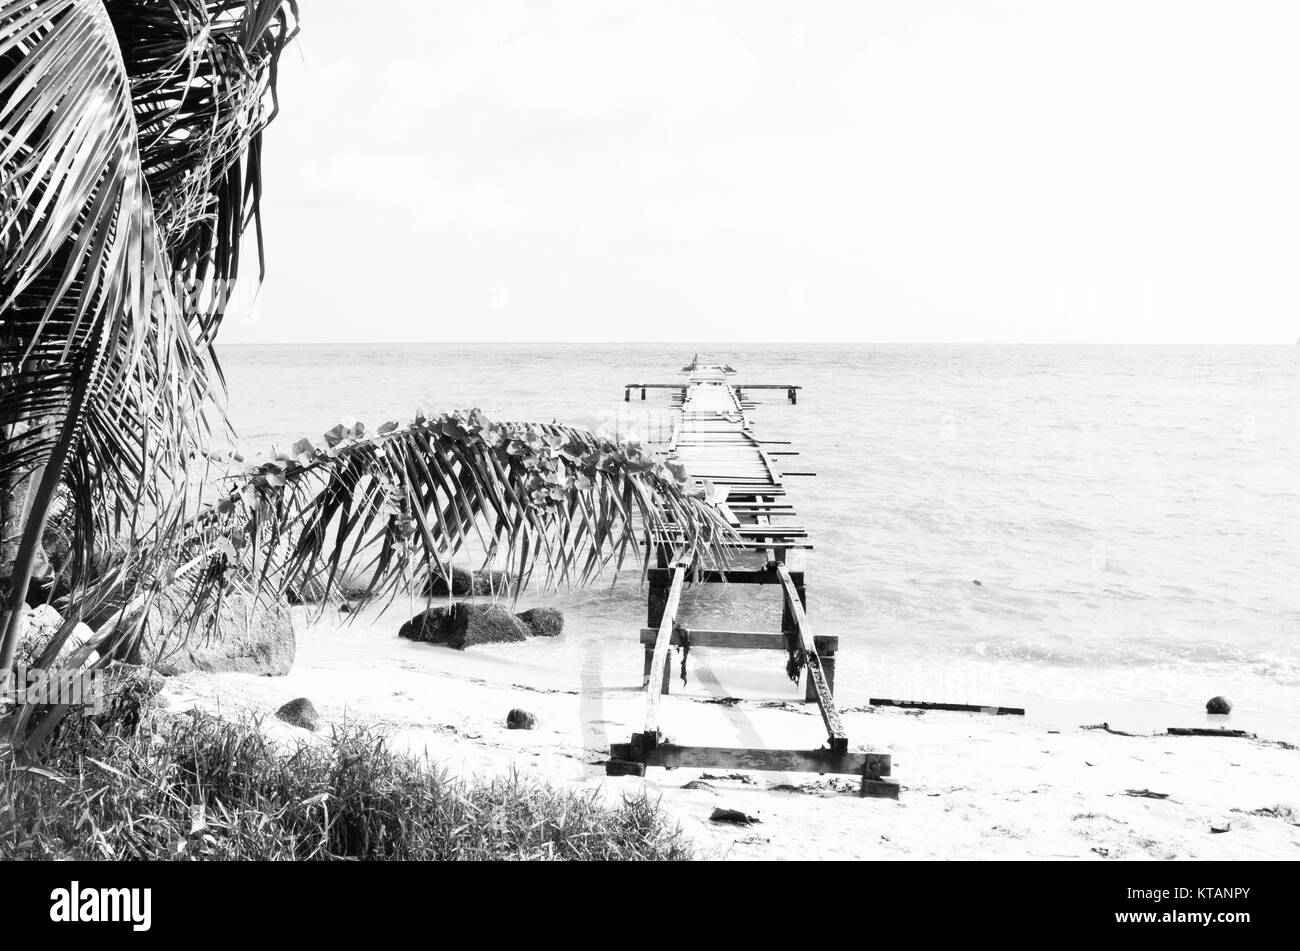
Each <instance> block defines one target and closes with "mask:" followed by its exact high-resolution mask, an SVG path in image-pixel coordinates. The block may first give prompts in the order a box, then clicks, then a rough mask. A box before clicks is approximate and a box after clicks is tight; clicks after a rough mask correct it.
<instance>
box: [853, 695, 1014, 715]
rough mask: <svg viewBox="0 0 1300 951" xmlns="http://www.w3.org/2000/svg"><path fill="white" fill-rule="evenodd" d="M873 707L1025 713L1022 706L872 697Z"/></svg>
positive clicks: (1010, 713) (870, 701)
mask: <svg viewBox="0 0 1300 951" xmlns="http://www.w3.org/2000/svg"><path fill="white" fill-rule="evenodd" d="M867 702H868V703H870V704H871V705H872V706H873V707H902V708H905V709H908V710H951V711H955V712H957V713H988V714H991V715H994V716H1016V717H1023V716H1024V715H1025V708H1024V707H990V706H981V705H979V704H973V703H931V702H929V701H927V700H882V699H880V698H878V697H872V698H870V699H869V700H868V701H867Z"/></svg>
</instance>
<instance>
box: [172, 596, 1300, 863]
mask: <svg viewBox="0 0 1300 951" xmlns="http://www.w3.org/2000/svg"><path fill="white" fill-rule="evenodd" d="M399 623H400V618H397V617H393V616H389V617H387V618H384V619H383V620H382V621H380V622H379V623H378V624H377V625H374V626H370V625H369V624H367V623H366V622H359V623H357V624H354V625H352V626H351V627H348V628H345V629H337V626H336V625H335V624H334V623H333V622H332V621H329V622H320V623H317V624H315V625H313V626H312V627H311V628H310V630H305V631H304V635H303V636H301V637H300V643H299V649H298V658H297V661H296V663H295V665H294V669H293V671H292V672H291V673H290V674H289V675H288V676H286V677H274V678H265V677H253V676H249V675H244V674H189V675H185V676H183V677H177V678H173V679H172V680H170V681H169V685H168V689H167V695H168V698H169V700H170V702H171V704H172V706H173V708H174V709H183V708H185V707H186V706H189V705H195V706H199V707H202V708H205V709H210V710H214V711H220V712H221V713H223V714H226V715H237V714H240V713H242V712H245V711H251V712H258V713H264V714H268V715H269V714H272V713H273V712H274V710H275V709H276V708H277V707H278V706H279V705H280V704H282V703H284V702H285V701H287V700H290V699H293V698H295V697H307V698H309V699H310V700H311V701H312V702H313V704H315V706H316V708H317V709H318V710H319V711H320V713H321V714H322V715H323V717H324V718H325V719H326V720H328V721H331V722H334V723H341V722H343V721H345V720H349V719H352V720H356V719H359V720H364V721H366V722H369V723H374V724H379V725H383V726H385V727H388V728H391V730H392V731H393V742H394V744H395V745H398V746H404V747H406V748H408V749H410V750H411V751H414V752H417V753H420V752H427V754H428V756H429V758H430V759H431V760H433V761H436V762H437V763H439V764H440V765H441V766H443V767H446V768H448V769H450V770H452V771H454V772H458V773H460V774H462V775H489V774H493V773H500V772H504V771H507V770H510V769H512V768H514V769H517V770H519V771H520V772H523V773H528V774H532V775H536V776H538V777H540V778H543V779H545V780H548V781H550V782H552V783H556V784H569V785H573V786H578V787H583V788H594V789H603V790H605V791H606V792H607V793H608V794H610V795H618V794H620V793H623V792H633V791H636V790H638V789H640V788H641V787H642V786H643V785H644V786H646V787H648V788H649V789H650V790H652V791H653V792H655V793H657V794H662V797H663V802H664V804H665V806H666V807H667V808H668V809H669V810H670V811H671V812H672V814H673V815H674V816H675V817H676V818H677V819H678V820H679V821H680V823H681V825H682V827H683V828H684V829H685V831H686V832H687V834H688V835H689V836H690V838H691V839H692V840H693V841H694V842H695V843H696V844H697V846H698V847H699V849H700V850H701V852H702V853H703V854H705V855H707V856H710V857H716V858H837V859H838V858H914V859H928V858H954V859H959V858H1085V859H1100V858H1111V859H1116V858H1122V859H1140V858H1160V859H1164V858H1189V859H1235V858H1268V859H1297V858H1300V826H1298V825H1297V823H1300V750H1297V749H1295V748H1294V747H1291V748H1287V745H1286V744H1284V743H1282V742H1279V741H1281V740H1289V741H1291V742H1292V743H1294V742H1295V740H1296V739H1298V738H1297V737H1296V736H1294V735H1284V734H1289V733H1290V731H1289V729H1288V725H1287V724H1286V723H1285V722H1272V721H1263V720H1261V721H1258V724H1256V723H1252V721H1250V720H1248V719H1243V717H1242V715H1241V714H1240V713H1239V712H1238V713H1235V714H1234V717H1233V720H1232V722H1229V723H1228V724H1227V725H1229V726H1232V727H1244V728H1247V729H1257V730H1258V731H1259V739H1257V740H1252V739H1227V738H1217V737H1214V738H1201V737H1185V738H1184V737H1171V736H1165V735H1161V734H1163V727H1164V726H1204V725H1206V723H1205V715H1204V714H1203V713H1199V714H1198V713H1196V712H1195V711H1171V710H1169V709H1159V710H1152V709H1144V708H1141V707H1137V706H1133V707H1131V708H1124V709H1117V708H1115V707H1113V706H1112V707H1110V708H1108V709H1101V708H1097V709H1091V710H1089V709H1079V708H1077V707H1076V706H1066V705H1051V704H1047V705H1045V707H1044V710H1045V711H1046V713H1037V714H1036V711H1035V710H1034V709H1033V708H1030V710H1029V713H1030V716H1029V717H1027V718H1021V717H1009V716H986V715H980V714H965V713H946V712H927V713H924V714H916V713H907V712H903V711H899V710H888V709H877V710H874V712H873V710H872V708H869V707H865V708H864V707H862V706H848V707H847V709H846V710H845V712H844V715H843V719H844V723H845V727H846V729H847V731H848V733H849V736H850V739H851V744H852V748H854V749H870V750H876V751H881V752H889V753H892V754H893V778H894V779H896V780H898V781H899V782H900V783H901V785H902V795H901V798H900V800H899V801H898V802H892V801H887V800H877V799H860V798H859V797H858V796H857V786H858V783H857V780H856V779H854V778H852V777H847V776H844V777H830V776H824V777H822V776H816V775H812V774H775V773H749V774H746V775H745V776H744V777H743V778H742V777H740V776H736V777H735V778H722V779H709V780H707V781H708V782H709V783H710V784H711V785H712V787H713V788H711V789H702V790H685V789H682V788H681V787H682V786H683V784H685V783H686V782H688V781H690V780H694V779H699V778H700V777H701V776H703V775H704V774H707V773H712V774H714V775H717V774H719V773H721V772H725V771H719V770H694V769H678V770H672V771H668V770H663V769H654V768H652V769H650V770H649V772H648V775H647V777H646V778H645V779H644V780H643V779H640V778H636V777H620V778H607V777H606V776H605V775H604V767H603V764H604V761H605V759H606V758H607V756H608V746H609V744H610V743H611V742H626V741H627V740H628V738H629V737H630V735H631V734H632V732H634V731H636V730H639V729H640V727H639V725H638V724H639V721H640V720H641V718H642V716H643V711H644V703H643V699H642V696H641V694H640V692H639V683H638V682H637V681H638V680H639V671H640V646H639V645H638V644H636V643H635V642H634V640H633V638H632V636H631V635H629V637H628V639H627V644H626V647H625V648H624V649H622V650H620V651H618V652H615V651H614V650H613V649H611V648H609V647H608V646H606V647H604V648H599V649H593V650H591V651H589V652H587V654H586V657H587V660H586V661H585V662H584V663H583V665H582V669H580V670H571V669H557V668H555V667H549V666H547V665H546V643H545V642H531V643H529V644H527V645H522V646H515V645H507V646H500V647H493V648H474V649H470V650H468V651H464V652H458V651H453V650H449V649H446V648H441V647H433V646H430V645H424V644H413V643H410V642H407V641H403V640H400V639H399V638H397V637H396V636H395V633H394V632H395V630H396V627H397V626H398V624H399ZM714 656H715V657H716V655H714ZM776 656H778V657H779V656H780V655H776ZM783 660H784V658H783V657H781V661H783ZM853 662H854V655H853V653H852V652H851V651H848V650H845V651H841V653H840V663H841V665H843V664H846V663H853ZM862 662H864V663H865V662H868V659H867V658H865V657H864V658H862ZM774 664H775V665H776V666H778V667H779V663H778V662H777V661H776V658H775V657H774ZM690 666H691V670H692V682H691V684H690V685H689V686H688V687H687V688H686V690H685V692H680V691H678V687H679V684H680V682H679V681H675V682H674V691H676V692H675V693H674V694H673V695H672V696H670V697H668V698H665V700H664V711H663V718H664V732H665V733H666V734H667V735H668V736H669V737H670V738H671V739H672V740H673V741H674V742H680V743H690V744H702V745H718V746H723V745H733V746H767V747H773V748H777V747H789V748H805V749H807V748H813V747H816V746H819V745H821V743H822V742H823V741H824V739H825V734H824V732H823V729H822V725H821V721H820V718H819V717H818V716H817V713H816V708H815V706H811V705H807V706H805V705H804V704H802V703H799V702H796V701H797V700H798V699H799V698H801V697H802V695H803V694H802V689H798V690H796V689H795V688H794V686H793V685H791V684H788V683H787V684H786V685H785V688H784V689H781V688H779V687H778V688H776V689H773V683H779V681H776V680H773V681H764V682H763V685H764V686H765V687H766V688H767V689H766V692H765V693H764V692H757V691H753V690H743V691H742V689H740V688H739V687H734V686H733V685H732V684H730V683H728V684H726V685H724V684H723V683H722V682H721V681H720V680H719V679H718V678H717V676H715V674H714V668H713V666H711V665H710V663H709V655H708V653H707V652H706V651H704V650H697V651H696V652H693V653H692V656H691V664H690ZM718 666H719V667H725V665H718ZM729 689H735V693H736V695H737V696H744V697H746V698H752V699H746V700H745V701H743V702H742V703H739V704H736V705H734V706H723V705H720V704H714V703H708V702H706V698H707V697H709V696H710V695H712V696H726V695H727V694H728V690H729ZM931 699H936V700H938V699H943V698H937V697H936V698H931ZM843 702H844V703H845V704H848V703H850V700H849V699H848V698H846V699H844V700H843ZM512 707H523V708H525V709H527V710H529V711H531V712H533V713H535V714H537V715H538V716H539V717H540V719H541V725H540V728H539V729H537V730H532V731H524V730H507V729H506V727H505V717H506V712H507V711H508V710H509V709H510V708H512ZM1102 720H1108V721H1109V722H1110V724H1111V726H1112V727H1113V728H1116V729H1124V730H1129V731H1132V732H1146V733H1148V735H1140V736H1117V735H1114V734H1110V733H1106V732H1104V731H1101V730H1084V729H1080V728H1079V727H1080V725H1082V724H1093V723H1097V722H1100V721H1102ZM1162 721H1163V722H1162ZM266 728H267V729H268V730H270V731H273V732H275V733H276V734H277V735H282V736H285V737H294V738H299V737H300V738H305V739H309V738H310V737H311V734H308V733H307V732H306V731H302V730H299V729H297V728H295V727H289V726H287V725H285V724H281V723H279V722H278V721H275V720H274V718H273V717H269V716H268V722H267V724H266ZM1157 731H1158V732H1157ZM1130 789H1149V790H1152V791H1155V792H1160V793H1166V794H1168V798H1167V799H1148V798H1138V797H1134V796H1130V795H1127V794H1126V790H1130ZM715 806H722V807H728V808H734V809H739V810H741V811H742V812H745V813H747V814H750V815H753V816H756V817H758V818H759V819H761V822H760V823H758V824H756V825H751V826H747V827H736V826H730V825H724V824H719V823H714V822H711V821H710V820H709V816H710V814H711V813H712V811H713V809H714V807H715ZM1262 810H1274V811H1275V812H1277V813H1278V815H1266V814H1263V813H1262ZM1212 828H1227V829H1228V831H1226V832H1223V833H1215V832H1213V831H1211V830H1212Z"/></svg>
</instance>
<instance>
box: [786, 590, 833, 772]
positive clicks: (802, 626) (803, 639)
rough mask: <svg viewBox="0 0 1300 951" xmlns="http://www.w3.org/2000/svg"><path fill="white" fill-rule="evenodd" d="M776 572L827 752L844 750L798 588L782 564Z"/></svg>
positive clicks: (828, 686) (829, 692) (831, 700)
mask: <svg viewBox="0 0 1300 951" xmlns="http://www.w3.org/2000/svg"><path fill="white" fill-rule="evenodd" d="M776 570H777V574H778V575H779V576H780V578H781V588H782V590H783V591H784V592H785V603H786V604H787V605H788V606H789V608H790V613H791V614H792V615H793V617H794V624H795V628H796V629H797V630H798V633H799V642H800V646H802V647H803V653H804V661H805V666H806V670H807V674H808V676H809V677H810V678H812V680H813V687H814V690H815V691H816V695H817V709H818V710H820V711H821V715H822V722H823V723H825V724H826V733H827V735H828V736H829V738H830V744H831V749H836V750H840V751H843V750H846V749H848V745H849V738H848V735H847V734H846V733H845V732H844V724H842V723H841V722H840V715H839V711H837V710H836V709H835V700H834V698H833V697H832V696H831V688H830V685H829V684H827V683H826V676H825V674H824V673H823V672H822V665H821V658H820V657H818V656H817V644H816V642H815V641H814V640H813V633H812V627H811V626H810V625H809V623H808V617H807V615H805V614H804V609H803V600H802V599H801V598H800V597H799V592H798V588H797V587H796V586H795V583H794V579H793V578H792V577H791V575H790V571H789V569H788V568H786V566H785V565H783V564H778V565H777V566H776Z"/></svg>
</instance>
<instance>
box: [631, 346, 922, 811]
mask: <svg viewBox="0 0 1300 951" xmlns="http://www.w3.org/2000/svg"><path fill="white" fill-rule="evenodd" d="M735 372H736V371H735V370H733V369H732V368H731V367H729V366H726V365H717V364H715V365H701V364H700V362H699V359H698V357H697V358H696V359H695V360H693V361H692V362H691V363H690V364H689V365H688V366H686V367H683V369H682V373H683V374H684V375H685V377H686V379H685V380H684V381H682V382H677V383H629V384H627V385H626V386H625V388H624V394H623V395H624V399H625V400H630V399H631V394H632V392H633V391H634V390H636V389H640V390H641V398H642V399H645V396H646V391H647V390H649V389H671V390H672V391H673V394H672V395H673V400H674V403H675V404H676V413H675V415H674V418H673V425H672V431H671V436H670V438H669V440H668V442H667V443H666V444H665V445H663V446H661V447H660V448H661V449H662V450H663V451H664V452H665V453H666V455H667V457H668V461H669V464H670V465H674V466H680V467H682V468H684V470H685V472H686V474H687V476H688V477H689V478H690V479H692V480H694V481H695V482H696V483H698V484H699V486H700V487H701V488H702V489H703V491H704V492H705V497H706V499H708V500H709V501H710V502H711V503H712V504H714V505H716V506H717V508H718V510H719V512H720V513H721V514H722V516H723V517H724V518H725V519H726V520H727V521H728V522H729V523H730V524H731V526H732V528H733V529H734V530H735V532H736V540H735V541H734V542H733V543H732V545H731V547H732V549H733V550H734V554H735V556H736V557H735V562H736V564H733V565H728V566H726V567H723V568H704V567H701V566H699V565H696V564H688V563H687V562H686V561H684V560H683V556H682V552H683V551H684V545H683V544H682V542H683V541H684V540H683V539H682V538H681V537H680V536H679V535H677V534H675V533H674V532H673V531H672V529H671V528H667V529H664V530H662V531H660V532H658V533H657V534H656V536H655V537H654V538H653V539H652V540H651V544H652V545H653V551H652V552H649V553H648V557H652V558H654V559H655V562H656V565H655V567H652V568H650V569H649V573H648V581H649V593H648V600H647V610H646V626H645V627H644V628H642V629H641V632H640V642H641V644H642V645H643V647H644V651H645V665H644V678H643V683H642V686H643V689H644V691H645V700H646V715H645V727H644V729H643V731H642V732H639V733H634V734H633V735H632V738H631V742H629V743H615V744H612V745H611V746H610V759H609V762H608V763H607V765H606V772H607V773H609V774H610V775H629V774H631V775H639V776H644V775H645V770H646V767H648V766H663V767H667V768H672V767H677V766H697V767H713V768H719V769H747V770H772V771H781V772H795V771H807V772H816V773H846V774H853V775H857V776H861V777H862V794H863V795H864V796H867V795H870V796H884V797H890V798H897V796H898V784H897V783H895V782H893V781H892V780H889V779H887V778H886V777H888V776H889V774H890V757H889V755H888V754H885V753H861V752H859V753H854V752H850V751H849V739H848V736H847V734H846V733H845V731H844V727H843V724H842V723H841V722H840V717H839V712H838V711H837V709H836V706H835V699H834V686H835V659H836V653H837V651H838V648H839V638H838V637H836V636H833V635H832V636H822V635H817V634H814V632H813V630H812V626H811V624H810V623H809V621H808V617H807V615H806V613H805V610H804V609H805V606H806V604H807V589H806V586H805V579H804V572H803V571H798V570H791V568H790V567H789V566H788V565H787V556H788V555H789V553H790V552H792V551H799V550H805V549H810V548H812V547H813V546H812V542H811V540H810V539H809V535H808V531H807V529H806V528H805V527H803V526H802V525H800V524H799V516H798V513H797V511H796V510H795V506H794V505H793V504H791V503H790V502H789V501H787V499H786V489H785V481H784V480H785V478H786V477H788V476H791V475H812V474H813V473H806V472H800V473H793V472H783V471H782V470H781V468H780V466H779V465H778V464H777V463H776V461H775V460H774V458H773V457H774V456H777V455H778V452H777V451H773V450H769V449H768V448H767V447H768V446H771V445H783V446H784V445H789V444H788V443H785V442H781V441H777V440H762V439H759V438H758V437H757V436H756V435H755V434H754V431H753V426H752V422H751V420H750V416H749V411H750V410H751V409H753V408H754V406H755V403H754V402H753V401H752V400H751V399H749V398H747V397H746V396H745V393H746V392H750V391H763V390H785V391H786V396H787V399H788V400H789V401H790V402H791V403H796V402H797V399H798V397H797V394H798V391H799V389H800V387H799V386H796V385H793V384H785V383H782V384H766V383H759V384H755V383H749V384H742V383H733V382H730V381H729V379H728V378H729V377H730V376H732V375H733V374H734V373H735ZM779 454H780V455H781V456H791V455H797V453H796V452H794V451H793V450H783V451H780V452H779ZM746 559H748V560H749V562H750V563H749V564H742V562H743V561H744V560H746ZM724 582H725V583H728V584H746V585H769V586H772V587H773V588H775V589H776V590H777V593H778V594H779V595H780V598H781V604H782V620H781V629H780V630H779V631H771V632H769V631H747V630H735V631H731V630H726V631H723V630H704V629H699V628H688V627H684V626H682V625H681V624H679V623H678V613H679V611H678V609H679V606H680V604H681V598H682V592H683V590H684V588H685V587H686V586H687V585H688V584H694V585H705V584H718V583H724ZM675 646H676V647H692V646H698V647H711V648H730V649H736V650H764V651H773V652H775V651H783V652H785V654H786V657H787V663H786V670H787V673H789V674H790V675H791V679H794V680H797V679H799V678H800V677H802V679H803V682H804V700H805V702H807V703H816V704H817V707H818V710H819V712H820V713H821V719H822V724H823V725H824V727H825V730H826V742H825V744H824V745H823V746H821V747H817V748H813V749H800V750H789V749H762V748H757V749H756V748H735V747H714V746H683V745H678V744H675V743H671V742H669V741H668V740H667V738H666V737H665V736H664V735H663V733H662V731H661V730H660V707H661V704H662V703H663V697H664V696H665V695H667V694H668V693H669V687H670V681H671V670H670V667H669V665H668V654H669V650H670V649H671V648H672V647H675Z"/></svg>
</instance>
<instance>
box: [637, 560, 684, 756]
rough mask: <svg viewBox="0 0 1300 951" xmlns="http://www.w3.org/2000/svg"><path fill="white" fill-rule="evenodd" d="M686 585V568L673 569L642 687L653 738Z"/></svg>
mask: <svg viewBox="0 0 1300 951" xmlns="http://www.w3.org/2000/svg"><path fill="white" fill-rule="evenodd" d="M685 583H686V567H685V566H684V565H677V566H676V567H674V568H673V583H672V586H671V587H670V588H669V589H668V602H667V604H665V605H664V616H663V619H662V620H661V621H660V622H659V634H658V636H657V637H656V639H655V649H654V656H653V657H652V658H651V662H650V670H649V672H648V674H647V676H646V679H645V683H643V684H642V687H643V688H644V689H645V695H646V703H645V732H646V734H647V735H648V736H649V737H651V738H654V737H657V736H658V735H659V698H660V697H661V696H662V695H663V694H662V689H661V688H662V684H663V677H664V668H665V666H666V665H667V663H668V648H669V646H670V644H671V643H672V636H673V624H675V623H676V621H677V606H678V605H679V604H680V603H681V600H682V587H683V585H685Z"/></svg>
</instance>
